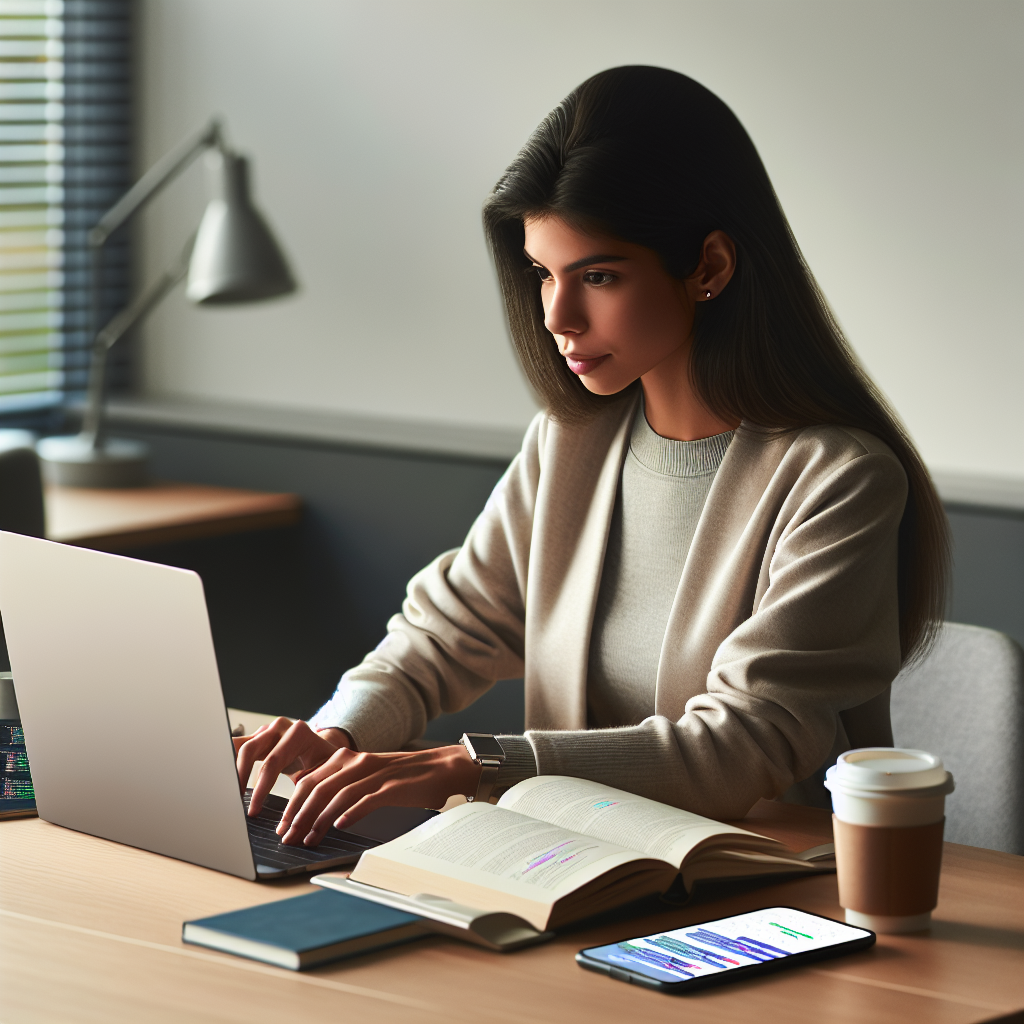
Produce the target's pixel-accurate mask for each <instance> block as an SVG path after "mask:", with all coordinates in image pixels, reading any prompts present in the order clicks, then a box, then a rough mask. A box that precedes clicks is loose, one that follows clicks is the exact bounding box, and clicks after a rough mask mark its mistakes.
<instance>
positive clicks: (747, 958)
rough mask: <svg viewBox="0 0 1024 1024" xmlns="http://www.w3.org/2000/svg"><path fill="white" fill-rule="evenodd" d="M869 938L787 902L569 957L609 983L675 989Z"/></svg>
mask: <svg viewBox="0 0 1024 1024" xmlns="http://www.w3.org/2000/svg"><path fill="white" fill-rule="evenodd" d="M874 941H875V933H874V932H870V931H868V930H867V929H866V928H854V927H853V926H851V925H848V924H841V923H840V922H839V921H833V920H832V919H831V918H829V917H819V916H818V915H817V914H808V913H807V911H805V910H797V909H796V908H795V907H766V908H764V909H763V910H752V911H751V912H750V913H748V914H738V915H737V916H736V917H723V918H719V919H718V920H717V921H705V922H703V923H702V924H689V925H686V927H685V928H676V929H675V930H674V931H670V932H658V933H657V934H655V935H644V936H642V937H641V938H638V939H626V940H624V941H622V942H613V943H612V944H611V945H608V946H594V947H593V948H592V949H581V950H580V951H579V952H578V953H577V954H576V963H578V964H579V965H580V967H585V968H586V969H587V970H588V971H600V972H601V973H602V974H609V975H611V976H612V977H613V978H615V979H616V980H617V981H628V982H630V983H631V984H633V985H643V986H645V987H646V988H656V989H660V990H661V991H662V992H675V993H682V992H694V991H696V990H697V989H702V988H707V987H708V986H710V985H721V984H723V983H725V982H728V981H733V980H739V979H740V978H751V977H754V976H755V975H758V974H765V973H767V972H768V971H774V970H778V969H780V968H782V967H797V966H799V965H800V964H806V963H809V962H811V961H812V960H824V959H826V958H827V957H832V956H842V954H843V953H853V952H855V951H857V950H859V949H866V948H867V947H868V946H871V945H873V944H874Z"/></svg>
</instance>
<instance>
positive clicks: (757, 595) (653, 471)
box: [238, 67, 947, 845]
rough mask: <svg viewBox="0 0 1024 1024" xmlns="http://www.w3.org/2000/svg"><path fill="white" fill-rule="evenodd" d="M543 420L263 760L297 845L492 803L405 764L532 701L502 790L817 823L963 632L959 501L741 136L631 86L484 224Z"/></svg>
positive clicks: (271, 740) (542, 153)
mask: <svg viewBox="0 0 1024 1024" xmlns="http://www.w3.org/2000/svg"><path fill="white" fill-rule="evenodd" d="M484 223H485V228H486V232H487V237H488V239H489V242H490V245H491V250H492V253H493V256H494V259H495V262H496V265H497V269H498V275H499V280H500V283H501V288H502V293H503V295H504V300H505V306H506V310H507V314H508V319H509V325H510V329H511V334H512V339H513V342H514V344H515V346H516V349H517V352H518V354H519V357H520V359H521V361H522V364H523V367H524V370H525V372H526V374H527V377H528V378H529V380H530V382H531V384H532V385H533V387H534V388H535V389H536V391H537V393H538V394H539V395H540V397H541V399H542V401H543V403H544V405H545V406H546V408H545V411H544V412H543V413H541V414H540V415H538V416H537V418H536V419H535V420H534V421H533V423H532V424H531V426H530V428H529V430H528V431H527V434H526V438H525V440H524V442H523V448H522V451H521V453H520V454H519V456H517V458H516V459H515V460H514V461H513V463H512V465H511V466H510V467H509V469H508V471H507V472H506V474H505V475H504V477H503V478H502V480H501V481H500V482H499V484H498V485H497V487H496V488H495V491H494V493H493V494H492V496H491V498H490V500H489V501H488V503H487V506H486V508H485V509H484V511H483V512H482V514H481V515H480V517H479V519H478V520H477V522H476V523H475V524H474V526H473V528H472V529H471V530H470V533H469V535H468V536H467V538H466V541H465V543H464V545H463V546H462V548H461V549H459V550H458V551H453V552H448V553H446V554H444V555H441V556H440V557H439V558H438V559H437V560H436V561H435V562H434V563H433V564H431V565H430V566H428V567H427V568H426V569H424V570H423V571H422V572H420V573H419V574H418V575H417V576H416V577H415V578H414V579H413V580H412V581H411V582H410V584H409V591H408V598H407V600H406V602H405V604H404V605H403V611H402V614H401V615H397V616H395V617H394V618H392V620H391V622H390V623H389V626H388V636H387V637H386V638H385V640H384V641H383V642H382V643H381V644H380V645H379V647H378V648H377V649H376V650H375V651H374V652H373V653H371V654H369V655H368V656H367V657H366V659H365V660H364V662H363V663H362V664H361V665H360V666H358V667H357V668H355V669H352V670H351V671H350V672H348V673H346V675H345V676H344V677H343V678H342V681H341V683H340V684H339V686H338V690H337V692H336V693H335V695H334V696H333V697H332V698H331V700H329V701H328V702H327V704H325V705H324V707H323V708H321V709H320V711H319V712H317V714H316V716H314V718H313V720H312V721H311V722H310V723H309V725H307V724H306V723H303V722H295V723H292V722H289V721H288V720H287V719H279V720H278V721H277V722H275V723H274V725H273V726H272V727H270V728H269V729H267V730H266V731H264V732H262V733H259V734H257V735H255V736H253V737H251V738H247V739H245V740H242V741H240V742H239V754H238V767H239V773H240V777H241V778H242V779H243V780H245V779H247V778H248V775H249V771H250V769H251V767H252V764H253V762H254V761H255V760H257V759H261V758H266V760H265V761H264V767H263V769H262V771H261V774H260V776H259V779H258V782H257V785H256V787H255V792H254V797H253V800H252V803H251V810H250V813H255V812H256V811H257V810H258V809H259V807H260V805H261V804H262V801H263V798H264V796H265V794H266V793H267V791H268V790H269V788H270V786H271V784H272V783H273V781H274V779H275V778H276V777H277V775H278V773H279V772H281V771H288V772H290V773H292V774H293V777H296V778H298V777H299V775H303V777H302V779H301V781H300V782H299V783H298V787H297V789H296V793H295V796H294V797H293V798H292V800H291V801H290V803H289V806H288V810H287V811H286V812H285V815H284V820H283V822H282V827H281V829H280V832H281V834H282V835H283V837H284V841H285V842H289V843H298V842H305V843H307V844H309V845H314V844H316V843H317V842H319V840H320V838H322V836H323V834H324V832H325V831H326V829H327V828H328V827H329V825H331V824H332V823H333V824H336V825H338V826H339V827H344V826H346V825H347V824H350V823H352V822H354V821H355V820H357V819H358V818H359V817H361V816H362V815H363V814H365V813H367V812H368V811H370V810H372V809H373V808H375V807H377V806H381V805H387V804H392V805H394V804H406V805H418V806H440V804H441V803H443V802H444V800H445V799H446V798H447V797H448V796H450V795H452V794H456V793H462V794H465V795H467V796H470V797H472V796H473V795H474V793H476V792H477V785H478V781H479V780H480V777H481V768H480V767H479V766H478V765H477V764H475V763H474V762H473V761H472V760H471V759H470V756H469V753H468V752H467V750H466V749H465V748H464V747H461V746H450V747H440V748H436V749H433V750H429V751H421V752H416V753H373V752H374V751H396V750H398V749H399V748H400V747H401V746H402V745H404V744H406V743H407V742H408V741H409V740H411V739H413V738H414V737H416V736H419V735H420V734H421V733H422V731H423V729H424V727H425V725H426V723H427V721H428V720H429V719H431V718H433V717H434V716H436V715H437V714H439V713H441V712H447V711H455V710H458V709H460V708H463V707H465V706H466V705H468V704H470V703H471V702H472V701H473V700H475V699H476V698H477V697H479V696H480V695H481V694H482V693H483V692H484V691H485V690H487V689H488V688H489V687H490V686H491V685H492V684H493V683H494V681H495V680H497V679H503V678H507V677H514V676H518V675H525V679H526V717H527V724H528V726H529V732H528V733H527V735H526V736H508V737H499V738H498V739H499V741H500V743H501V745H502V747H503V748H504V751H505V754H506V760H505V763H504V764H503V765H502V767H501V769H500V771H499V773H498V781H497V789H498V791H500V789H502V788H506V787H507V786H509V785H511V784H514V783H515V782H517V781H519V780H521V779H523V778H526V777H528V776H530V775H533V774H537V773H540V774H562V775H575V776H579V777H582V778H589V779H594V780H596V781H600V782H604V783H607V784H610V785H614V786H618V787H620V788H623V789H627V790H630V791H632V792H635V793H640V794H642V795H645V796H649V797H652V798H654V799H657V800H662V801H665V802H668V803H672V804H675V805H677V806H681V807H685V808H688V809H691V810H694V811H697V812H699V813H703V814H708V815H710V816H712V817H731V816H741V815H743V814H744V813H745V812H746V811H747V810H748V809H749V808H750V806H751V805H752V804H753V803H754V802H755V801H756V800H757V799H758V798H760V797H767V798H774V797H780V796H783V795H786V797H787V798H788V799H796V800H802V801H805V802H815V801H816V800H817V799H818V798H819V796H820V792H821V791H820V784H819V780H818V779H817V778H816V773H818V774H820V771H821V770H823V768H824V767H825V766H827V765H828V764H830V763H832V762H833V761H834V760H835V757H836V756H837V755H838V754H839V753H841V752H842V751H843V750H845V749H849V748H850V747H851V746H865V745H879V744H888V743H891V742H892V738H891V730H890V727H889V717H888V695H889V685H890V683H891V682H892V679H893V678H894V676H895V675H896V673H897V672H898V671H899V668H900V666H901V664H902V663H903V662H905V661H906V660H907V659H909V658H913V657H915V656H918V655H919V654H920V653H921V651H922V650H923V649H924V648H925V647H926V645H927V643H928V642H929V640H930V638H931V636H932V635H933V632H934V628H935V625H936V623H937V622H938V620H939V619H940V618H941V613H942V609H943V601H944V589H945V580H946V574H947V539H946V527H945V519H944V516H943V513H942V509H941V505H940V504H939V501H938V498H937V496H936V494H935V491H934V489H933V487H932V485H931V483H930V481H929V478H928V475H927V472H926V470H925V469H924V467H923V465H922V463H921V460H920V458H919V456H918V455H917V453H916V451H915V450H914V448H913V445H912V444H911V442H910V440H909V439H908V437H907V435H906V433H905V432H904V430H903V428H902V427H901V426H900V424H899V422H898V421H897V419H896V417H895V416H894V415H893V413H892V412H891V411H890V410H889V409H888V408H887V406H886V404H885V402H884V401H883V399H882V398H881V396H880V395H879V393H878V391H877V390H876V389H875V388H874V386H873V385H872V384H871V383H870V381H869V380H868V379H867V378H866V376H865V375H864V373H863V371H862V370H861V369H860V368H859V366H858V365H857V364H856V362H855V361H854V359H853V357H852V356H851V354H850V352H849V350H848V348H847V346H846V343H845V341H844V339H843V337H842V334H841V332H840V330H839V327H838V325H837V324H836V322H835V320H834V318H833V316H832V314H831V313H830V311H829V309H828V307H827V305H826V304H825V301H824V299H823V298H822V296H821V294H820V293H819V291H818V289H817V287H816V285H815V283H814V280H813V278H812V276H811V274H810V271H809V270H808V269H807V267H806V265H805V264H804V262H803V259H802V257H801V255H800V252H799V249H798V248H797V245H796V243H795V241H794V239H793V237H792V234H791V233H790V230H789V226H788V224H787V222H786V219H785V217H784V215H783V213H782V210H781V208H780V207H779V204H778V201H777V199H776V197H775V194H774V192H773V190H772V187H771V183H770V182H769V180H768V176H767V174H766V172H765V170H764V168H763V166H762V164H761V161H760V159H759V157H758V155H757V152H756V150H755V149H754V146H753V143H752V142H751V141H750V139H749V137H748V136H747V134H746V132H745V131H744V130H743V127H742V126H741V125H740V123H739V121H738V120H737V119H736V118H735V116H734V115H733V114H732V112H731V111H730V110H729V109H728V108H727V107H726V106H725V105H724V104H723V103H722V102H721V101H720V100H719V99H717V97H715V96H714V95H712V94H711V93H710V92H708V91H707V90H706V89H704V88H703V87H702V86H700V85H698V84H697V83H696V82H694V81H692V80H690V79H688V78H686V77H684V76H683V75H679V74H676V73H674V72H671V71H666V70H662V69H658V68H646V67H626V68H617V69H614V70H611V71H606V72H603V73H602V74H599V75H596V76H595V77H594V78H591V79H590V80H588V81H587V82H585V83H584V84H583V85H582V86H580V87H579V88H578V89H576V90H575V91H574V92H573V93H572V94H571V95H570V96H569V97H568V98H567V99H566V100H565V101H564V102H563V103H562V104H561V105H560V106H559V107H558V108H557V109H556V110H555V111H554V112H553V113H552V114H551V115H549V116H548V117H547V118H546V119H545V121H544V122H543V123H542V124H541V126H540V127H539V128H538V129H537V131H536V133H535V134H534V136H533V137H532V138H531V139H530V141H529V142H528V143H527V144H526V146H525V147H524V148H523V150H522V151H521V152H520V154H519V155H518V156H517V157H516V159H515V161H514V162H513V163H512V165H511V166H510V167H509V169H508V170H507V171H506V173H505V174H504V176H503V177H502V178H501V180H500V181H499V182H498V184H497V186H496V187H495V189H494V191H493V193H492V195H491V196H490V198H489V199H488V201H487V203H486V206H485V210H484Z"/></svg>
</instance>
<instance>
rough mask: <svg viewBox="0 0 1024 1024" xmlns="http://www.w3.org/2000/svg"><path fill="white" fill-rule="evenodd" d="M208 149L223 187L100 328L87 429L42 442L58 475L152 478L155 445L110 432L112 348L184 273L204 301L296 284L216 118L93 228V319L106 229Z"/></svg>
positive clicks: (95, 481) (47, 463) (124, 483)
mask: <svg viewBox="0 0 1024 1024" xmlns="http://www.w3.org/2000/svg"><path fill="white" fill-rule="evenodd" d="M203 153H206V154H207V155H208V160H209V161H210V162H211V165H212V168H213V170H214V171H215V174H216V177H217V188H216V191H215V196H214V198H213V199H211V200H210V203H209V204H208V205H207V207H206V212H205V213H204V214H203V219H202V221H201V222H200V225H199V229H198V231H197V232H196V233H195V234H194V235H193V236H192V238H190V239H189V241H188V244H187V245H186V246H185V248H184V250H183V251H182V253H181V255H180V257H179V258H178V259H177V261H176V262H175V263H174V264H173V265H172V266H171V267H170V268H169V269H168V270H167V271H165V272H164V274H163V275H162V276H161V277H160V278H159V279H158V280H156V281H155V282H154V283H153V284H151V285H150V286H149V287H148V288H147V289H145V290H144V291H143V292H142V294H141V295H139V297H138V298H136V299H135V300H134V301H133V302H132V303H131V304H130V305H129V306H127V307H126V308H125V309H123V310H122V311H121V312H120V313H118V314H117V315H116V316H114V317H113V318H112V319H111V320H110V321H109V323H107V324H106V325H105V326H104V327H102V328H101V329H100V330H98V331H96V333H95V337H94V339H93V344H92V356H91V360H90V364H89V383H88V392H87V399H86V406H85V414H84V417H83V419H82V429H81V432H80V433H79V434H77V435H75V436H71V437H48V438H44V439H43V440H41V441H40V442H39V443H38V444H37V446H36V449H37V451H38V453H39V457H40V459H41V460H42V463H43V471H44V474H45V476H46V479H47V480H49V481H50V482H51V483H57V484H64V485H67V486H71V487H137V486H139V485H141V484H144V483H145V482H146V461H147V457H148V448H147V446H146V445H145V444H142V443H141V442H138V441H127V440H118V439H113V438H110V439H108V438H106V437H105V436H104V431H103V402H104V393H105V383H106V365H107V354H108V353H109V352H110V349H111V348H112V347H113V346H114V344H115V343H116V342H117V340H118V339H119V338H120V337H121V336H122V335H123V334H124V333H125V332H126V331H127V330H128V329H129V328H130V327H132V326H134V325H135V324H136V323H138V322H139V321H140V320H142V319H143V318H144V317H145V316H147V315H148V314H149V313H150V312H151V311H152V310H153V309H154V308H155V307H156V306H157V305H158V304H159V303H160V302H161V300H162V299H163V298H164V297H165V296H166V295H167V294H168V293H169V292H170V291H171V289H173V288H174V286H175V285H176V284H177V283H178V282H179V281H180V280H181V279H182V278H183V277H185V275H186V274H187V275H188V285H187V287H186V290H185V294H186V296H187V297H188V298H189V299H190V300H191V301H192V302H195V303H196V304H197V305H229V304H233V303H243V302H255V301H257V300H259V299H269V298H271V297H273V296H275V295H285V294H287V293H288V292H292V291H294V290H295V281H294V280H293V278H292V276H291V273H290V271H289V269H288V264H287V262H286V261H285V258H284V256H283V255H282V253H281V250H280V248H278V245H277V242H275V241H274V237H273V235H272V234H271V232H270V229H269V228H268V227H267V224H266V222H265V221H264V220H263V218H262V217H261V216H260V214H259V212H258V211H257V210H256V208H255V207H254V206H253V204H252V200H251V199H250V198H249V174H248V162H247V161H246V160H245V158H244V157H241V156H239V155H238V154H236V153H233V152H231V150H229V149H228V147H227V145H226V144H225V142H224V137H223V133H222V131H221V126H220V124H219V122H217V121H211V122H210V124H209V125H207V127H206V128H205V129H204V130H203V131H202V132H201V133H200V134H199V135H197V136H196V137H195V138H192V139H188V140H186V141H185V142H184V143H182V144H181V145H180V146H179V147H178V148H177V149H175V150H173V151H172V152H170V153H168V154H167V156H165V157H164V158H163V159H162V160H160V161H159V163H157V164H155V165H154V166H153V167H152V168H150V170H149V171H147V172H146V174H144V175H143V176H142V177H141V178H140V179H139V180H138V181H137V182H136V183H135V184H134V185H133V186H132V187H131V188H130V189H129V190H128V191H127V192H126V193H125V194H124V196H122V197H121V199H120V200H118V202H117V203H115V204H114V206H112V207H111V208H110V209H109V210H108V211H107V212H106V213H105V214H104V215H103V217H102V218H101V219H100V220H99V222H98V223H97V224H96V226H95V227H94V228H93V229H92V231H90V232H89V249H90V253H91V256H92V319H93V329H94V330H95V328H96V327H97V326H98V324H97V322H96V321H97V320H98V311H99V309H100V301H101V289H102V255H103V246H104V245H105V244H106V242H107V239H109V238H110V236H111V235H112V234H113V233H114V232H115V231H116V230H117V229H118V228H119V227H121V225H123V224H124V223H125V222H126V221H128V220H130V219H131V218H132V217H133V216H134V215H135V214H136V213H137V212H138V211H139V210H141V209H142V208H143V207H144V206H145V205H146V204H147V203H148V202H149V201H150V200H151V199H152V198H153V197H154V196H155V195H157V193H159V192H160V190H161V189H162V188H163V187H164V186H165V185H167V184H168V183H170V182H171V181H173V180H174V179H175V178H176V177H177V176H178V175H179V174H181V172H182V171H184V170H185V169H186V168H187V167H188V166H189V165H191V164H192V163H193V161H194V160H196V159H197V158H198V157H199V156H200V155H202V154H203Z"/></svg>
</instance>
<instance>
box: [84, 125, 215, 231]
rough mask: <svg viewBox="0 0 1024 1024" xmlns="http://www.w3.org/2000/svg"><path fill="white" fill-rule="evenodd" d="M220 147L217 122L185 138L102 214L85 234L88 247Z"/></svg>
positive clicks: (113, 229)
mask: <svg viewBox="0 0 1024 1024" xmlns="http://www.w3.org/2000/svg"><path fill="white" fill-rule="evenodd" d="M214 147H216V148H218V149H223V148H224V136H223V133H222V131H221V125H220V121H218V120H217V119H216V118H214V120H212V121H211V122H210V123H209V124H208V125H207V126H206V127H205V128H204V129H203V130H202V131H201V132H200V133H199V134H198V135H195V136H193V137H192V138H191V139H186V140H185V141H184V142H183V143H181V145H180V146H178V147H177V148H176V149H173V150H171V152H170V153H168V154H167V155H166V156H165V157H163V159H161V160H158V161H157V162H156V163H155V164H153V166H152V167H150V169H149V170H148V171H146V173H145V174H144V175H143V176H142V177H141V178H139V180H138V181H137V182H135V184H134V185H132V187H131V188H130V189H128V191H127V192H125V194H124V195H123V196H121V198H120V199H119V200H118V201H117V202H116V203H114V205H113V206H112V207H111V208H110V209H109V210H107V212H106V213H105V214H103V216H102V217H101V218H100V219H99V220H98V221H97V222H96V226H95V227H94V228H93V229H92V230H91V231H90V232H89V248H90V249H93V250H96V249H100V248H102V246H103V245H104V244H105V243H106V241H107V239H108V238H109V237H110V236H111V235H112V234H113V233H114V232H115V231H116V230H117V229H118V228H119V227H120V226H121V225H122V224H124V223H125V221H127V220H129V219H131V217H133V216H134V215H135V213H136V212H137V211H138V210H139V209H141V208H142V207H143V206H145V205H146V203H148V202H149V201H150V200H151V199H152V198H153V197H154V196H155V195H156V194H157V193H158V192H159V191H160V190H161V189H162V188H163V187H164V186H165V185H167V184H169V183H170V182H171V181H173V180H174V179H175V178H176V177H177V176H178V175H179V174H181V172H182V171H184V170H185V168H187V167H188V166H189V165H190V164H191V163H192V162H193V161H194V160H195V159H196V158H197V157H199V156H201V155H202V154H203V153H205V152H206V150H208V149H213V148H214Z"/></svg>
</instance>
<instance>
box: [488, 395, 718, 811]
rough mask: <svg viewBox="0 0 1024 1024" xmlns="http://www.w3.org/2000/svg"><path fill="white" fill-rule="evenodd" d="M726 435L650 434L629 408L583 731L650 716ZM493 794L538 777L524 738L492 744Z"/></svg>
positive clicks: (634, 722)
mask: <svg viewBox="0 0 1024 1024" xmlns="http://www.w3.org/2000/svg"><path fill="white" fill-rule="evenodd" d="M734 433H735V431H731V430H730V431H729V432H727V433H725V434H717V435H715V436H714V437H707V438H703V439H702V440H699V441H673V440H670V439H669V438H665V437H662V436H661V435H660V434H656V433H655V432H654V430H653V429H651V426H650V424H649V423H648V422H647V418H646V416H645V415H644V410H643V405H642V404H641V406H640V407H639V408H638V409H637V413H636V417H635V418H634V420H633V427H632V431H631V434H630V439H629V448H628V450H627V452H626V457H625V459H624V460H623V463H622V472H621V475H620V477H619V489H618V493H617V495H616V498H615V508H614V511H613V512H612V522H611V528H610V530H609V534H608V547H607V550H606V552H605V559H604V567H603V569H602V572H601V589H600V591H599V593H598V598H597V608H596V611H595V614H594V629H593V632H592V634H591V641H590V662H589V669H588V673H587V725H588V727H589V728H592V729H593V728H597V729H600V728H609V727H614V726H622V725H639V723H640V722H642V721H643V720H644V719H645V718H648V717H650V716H651V715H653V714H654V696H655V688H656V685H657V679H658V659H659V656H660V654H661V647H662V642H663V641H664V638H665V626H666V625H667V623H668V617H669V613H670V611H671V610H672V601H673V600H674V598H675V596H676V590H677V589H678V588H679V579H680V577H681V576H682V574H683V565H684V564H685V562H686V555H687V552H688V551H689V550H690V543H691V541H692V540H693V535H694V532H695V531H696V529H697V522H698V521H699V519H700V514H701V512H702V511H703V509H704V502H705V501H706V500H707V496H708V492H709V491H710V490H711V484H712V482H713V481H714V479H715V474H716V473H717V472H718V467H719V466H720V465H721V463H722V459H723V458H725V452H726V449H728V447H729V442H730V441H731V440H732V438H733V434H734ZM498 738H499V741H500V742H501V745H502V746H503V747H504V748H505V753H506V756H507V761H506V763H505V765H503V766H502V770H501V771H500V772H499V773H498V784H497V787H496V788H497V791H499V792H500V791H501V790H503V789H507V788H508V787H509V786H513V785H515V784H516V783H517V782H521V781H522V780H523V779H527V778H530V777H531V776H533V775H536V774H537V759H536V756H535V754H534V751H533V747H532V745H531V744H530V741H529V739H528V737H526V736H500V737H498Z"/></svg>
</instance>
